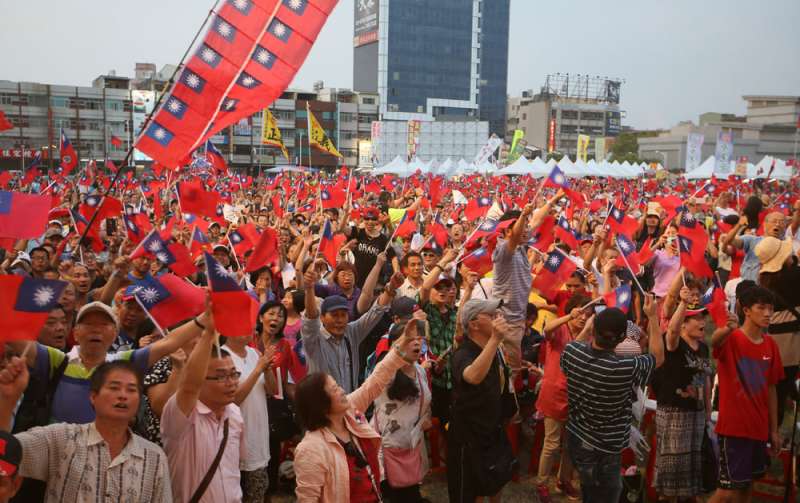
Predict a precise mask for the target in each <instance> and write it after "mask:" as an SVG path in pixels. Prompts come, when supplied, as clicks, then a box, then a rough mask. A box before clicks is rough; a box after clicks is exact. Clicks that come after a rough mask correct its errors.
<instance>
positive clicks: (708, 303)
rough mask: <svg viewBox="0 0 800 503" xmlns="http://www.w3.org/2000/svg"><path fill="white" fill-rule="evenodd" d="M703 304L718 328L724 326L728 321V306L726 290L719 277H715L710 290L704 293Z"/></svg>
mask: <svg viewBox="0 0 800 503" xmlns="http://www.w3.org/2000/svg"><path fill="white" fill-rule="evenodd" d="M701 304H702V305H703V306H705V308H706V309H708V313H709V314H710V315H711V319H712V320H714V325H716V327H717V328H722V327H724V326H725V325H727V323H728V309H727V307H726V300H725V292H724V291H723V290H722V287H721V286H720V285H719V283H718V282H717V278H716V277H714V278H713V283H712V285H711V287H709V289H708V291H706V293H705V294H704V295H703V299H702V301H701Z"/></svg>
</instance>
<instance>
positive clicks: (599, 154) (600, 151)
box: [594, 138, 606, 162]
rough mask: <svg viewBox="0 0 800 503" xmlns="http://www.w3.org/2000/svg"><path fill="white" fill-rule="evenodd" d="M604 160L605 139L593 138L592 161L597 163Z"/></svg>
mask: <svg viewBox="0 0 800 503" xmlns="http://www.w3.org/2000/svg"><path fill="white" fill-rule="evenodd" d="M605 158H606V139H605V138H595V139H594V160H595V161H597V162H602V161H603V159H605Z"/></svg>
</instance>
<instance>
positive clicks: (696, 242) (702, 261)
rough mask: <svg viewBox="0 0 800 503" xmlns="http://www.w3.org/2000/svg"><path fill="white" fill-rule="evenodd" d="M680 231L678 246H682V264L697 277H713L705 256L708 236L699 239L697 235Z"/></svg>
mask: <svg viewBox="0 0 800 503" xmlns="http://www.w3.org/2000/svg"><path fill="white" fill-rule="evenodd" d="M681 232H683V231H682V230H681V231H678V247H679V248H680V256H681V265H682V266H683V267H685V268H686V270H687V271H689V272H690V273H692V274H694V275H695V276H697V277H704V278H711V277H713V275H714V273H713V272H712V271H711V267H709V265H708V262H707V261H706V257H705V249H706V244H707V241H708V238H706V239H705V240H703V239H698V237H697V236H690V235H687V234H682V233H681Z"/></svg>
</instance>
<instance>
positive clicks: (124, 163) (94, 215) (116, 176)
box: [78, 0, 219, 244]
mask: <svg viewBox="0 0 800 503" xmlns="http://www.w3.org/2000/svg"><path fill="white" fill-rule="evenodd" d="M218 3H219V0H214V5H213V6H212V7H211V10H209V11H208V14H207V15H206V18H205V20H204V21H203V24H201V25H200V29H198V30H197V32H196V33H195V34H194V38H193V39H192V41H191V43H189V47H187V48H186V51H185V52H184V53H183V56H181V59H180V63H179V64H178V65H177V66H176V67H175V71H174V72H173V73H172V76H171V77H170V78H169V80H168V81H167V82H166V83H165V84H164V87H163V88H162V90H161V94H160V95H159V97H158V100H156V103H155V105H154V106H153V111H152V112H150V114H148V115H147V117H146V118H145V120H144V123H142V127H141V129H140V131H146V130H147V126H148V125H149V124H150V122H151V121H152V120H153V115H155V113H156V111H158V108H159V106H160V105H161V101H163V99H164V96H165V95H166V94H167V93H166V91H167V90H168V89H169V88H170V87H172V85H173V84H174V83H175V76H177V75H178V72H179V71H180V70H181V68H182V66H183V62H184V61H185V60H186V56H188V55H189V52H190V51H191V50H192V47H194V44H195V42H197V39H198V37H199V36H200V34H201V33H202V32H203V30H204V29H205V27H206V24H208V20H209V19H211V15H212V14H214V10H215V9H216V7H217V4H218ZM135 144H136V142H135V141H133V142H131V144H130V145H129V146H128V152H127V153H126V154H125V157H124V158H123V159H122V162H121V163H120V167H119V169H117V172H116V173H115V174H114V178H113V179H112V180H111V183H110V184H109V185H108V188H106V189H105V190H104V192H103V197H102V199H100V203H99V204H98V205H97V207H96V208H95V210H94V213H92V217H91V218H90V219H89V223H88V224H87V225H86V229H84V231H83V233H82V234H81V238H80V240H79V241H78V243H79V244H80V243H82V242H83V240H84V239H85V238H86V234H87V233H88V232H89V229H91V228H92V225H93V224H94V221H95V220H96V219H97V215H98V214H99V213H100V209H101V208H102V206H103V202H104V201H105V198H106V196H108V194H109V192H111V187H113V186H114V184H116V183H117V180H119V177H120V175H121V174H122V168H123V166H127V165H128V162H130V159H131V155H132V154H133V149H134V145H135Z"/></svg>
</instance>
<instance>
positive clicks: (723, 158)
mask: <svg viewBox="0 0 800 503" xmlns="http://www.w3.org/2000/svg"><path fill="white" fill-rule="evenodd" d="M732 156H733V133H732V132H730V131H720V132H719V134H718V135H717V149H716V151H715V152H714V157H716V162H715V163H714V174H715V175H723V176H728V175H729V174H731V157H732Z"/></svg>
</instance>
